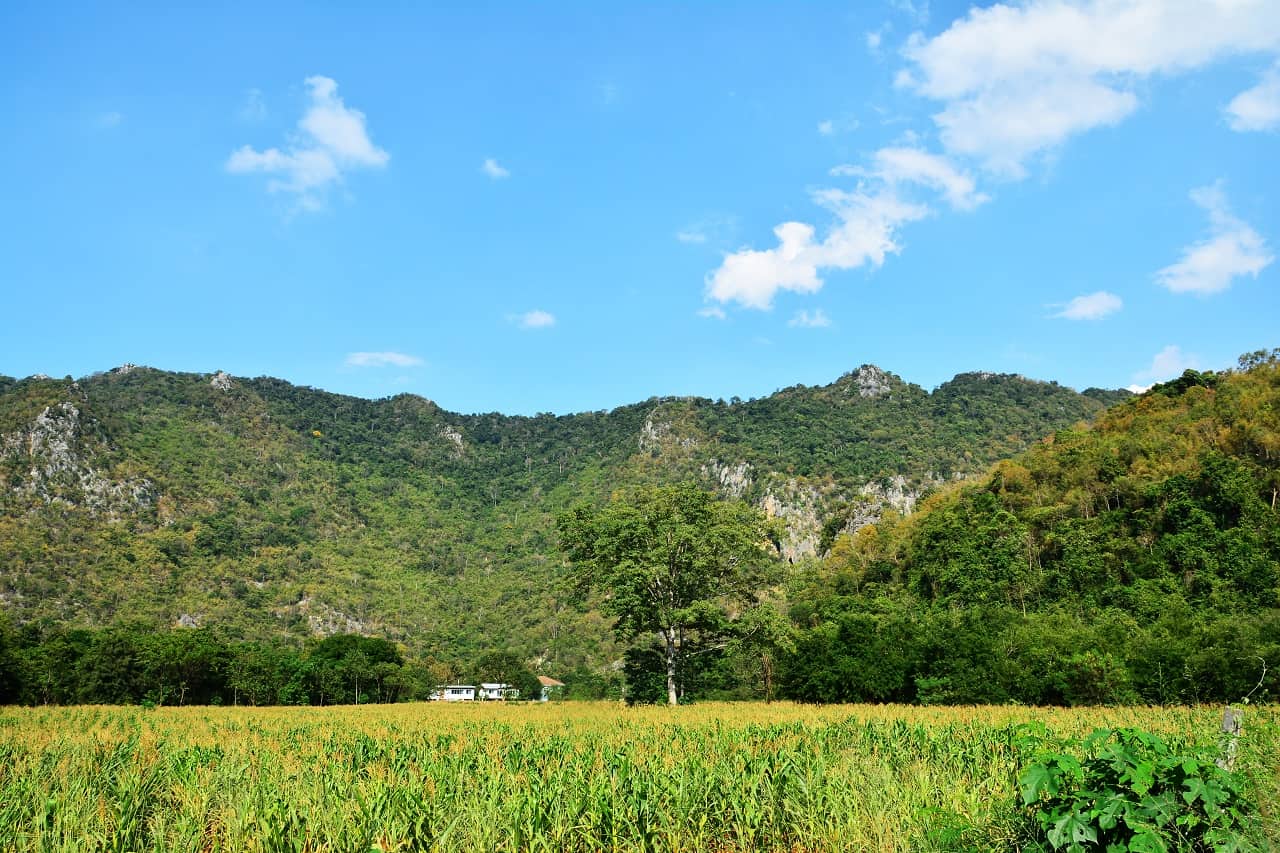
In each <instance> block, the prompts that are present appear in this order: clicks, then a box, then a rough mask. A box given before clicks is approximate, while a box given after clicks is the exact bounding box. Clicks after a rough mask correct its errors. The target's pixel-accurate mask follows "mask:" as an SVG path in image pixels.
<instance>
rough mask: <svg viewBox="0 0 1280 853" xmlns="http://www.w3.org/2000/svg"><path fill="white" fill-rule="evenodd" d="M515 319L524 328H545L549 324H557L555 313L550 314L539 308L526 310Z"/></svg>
mask: <svg viewBox="0 0 1280 853" xmlns="http://www.w3.org/2000/svg"><path fill="white" fill-rule="evenodd" d="M515 320H516V323H517V324H519V326H520V328H522V329H545V328H547V327H548V326H554V325H555V324H556V318H555V315H554V314H549V313H547V312H546V311H542V310H539V309H537V308H535V309H534V310H532V311H526V312H525V313H523V314H521V315H519V316H517V317H516V318H515Z"/></svg>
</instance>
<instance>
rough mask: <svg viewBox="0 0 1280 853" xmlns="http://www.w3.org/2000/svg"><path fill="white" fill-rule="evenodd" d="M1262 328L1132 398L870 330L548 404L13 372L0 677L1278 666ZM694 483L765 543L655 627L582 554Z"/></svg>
mask: <svg viewBox="0 0 1280 853" xmlns="http://www.w3.org/2000/svg"><path fill="white" fill-rule="evenodd" d="M1277 355H1278V354H1277V351H1275V350H1272V351H1259V352H1256V353H1251V354H1249V355H1247V356H1244V357H1242V359H1241V362H1240V366H1239V368H1238V369H1235V370H1231V371H1224V372H1221V373H1197V372H1194V371H1188V372H1187V373H1186V374H1184V375H1183V376H1182V377H1180V378H1179V379H1177V380H1174V381H1173V382H1169V383H1165V384H1164V385H1159V386H1156V387H1154V388H1152V389H1151V390H1149V391H1148V392H1146V393H1144V394H1141V395H1138V396H1134V395H1130V394H1129V393H1128V392H1124V391H1103V390H1099V389H1089V390H1087V391H1085V392H1084V393H1077V392H1075V391H1073V390H1071V389H1069V388H1064V387H1062V386H1059V385H1057V384H1055V383H1045V382H1036V381H1033V380H1028V379H1025V378H1023V377H1017V376H1009V375H1000V374H987V373H970V374H961V375H960V376H957V377H956V378H955V379H953V380H952V381H950V382H947V383H944V384H943V385H942V386H940V387H939V388H937V389H936V390H934V391H932V392H929V391H926V390H924V389H922V388H919V387H918V386H914V385H910V384H908V383H904V382H902V381H901V380H900V379H899V378H898V377H896V376H894V375H893V374H890V373H887V372H884V371H881V370H879V369H878V368H874V367H870V366H863V367H861V368H859V369H858V370H856V371H853V372H851V373H849V374H846V375H845V376H843V377H841V378H840V379H838V380H837V381H836V382H834V383H832V384H830V385H826V386H818V387H807V386H796V387H793V388H788V389H784V390H782V391H779V392H777V393H776V394H773V395H771V396H769V397H766V398H762V399H759V400H748V401H743V400H737V399H734V400H729V401H723V400H720V401H712V400H705V399H698V398H655V399H651V400H648V401H645V402H644V403H638V404H635V405H630V406H624V407H621V408H618V409H615V410H612V411H608V412H588V413H581V414H575V415H563V416H556V415H551V414H544V415H538V416H536V417H513V416H504V415H498V414H483V415H459V414H455V413H450V412H447V411H444V410H442V409H440V408H439V407H437V406H436V405H434V404H433V403H431V402H430V401H428V400H425V399H422V398H419V397H414V396H409V395H403V396H399V397H393V398H389V399H385V400H377V401H370V400H363V399H358V398H351V397H342V396H338V395H333V394H328V393H325V392H321V391H317V390H315V389H310V388H300V387H296V386H292V385H289V384H288V383H285V382H282V381H279V380H274V379H266V378H261V379H241V378H233V377H228V376H226V375H225V374H221V373H217V374H176V373H167V372H163V371H159V370H153V369H150V368H134V367H131V366H126V367H124V368H117V369H116V370H114V371H111V372H108V373H103V374H97V375H94V376H91V377H85V378H83V379H80V380H78V381H77V380H72V379H70V378H69V377H68V378H66V379H63V380H54V379H48V378H29V379H25V380H13V379H8V378H0V483H3V484H4V488H3V489H0V701H9V702H14V701H18V702H26V703H42V702H54V703H75V702H154V703H156V704H192V703H227V704H232V703H235V704H298V703H311V704H331V703H349V702H356V701H358V702H377V701H384V702H385V701H399V700H405V699H417V698H425V697H426V695H427V694H428V693H429V692H430V691H431V690H432V689H433V688H434V687H435V685H437V684H439V683H442V682H444V681H449V680H453V679H471V680H480V679H482V678H483V679H485V680H491V679H492V680H503V681H509V682H510V683H523V684H527V685H529V684H531V683H530V681H529V679H531V678H532V677H533V675H534V674H546V675H551V676H554V677H556V678H560V679H561V680H564V681H566V682H567V683H568V684H569V688H568V694H569V695H570V696H580V697H615V698H616V697H621V696H625V698H627V699H629V700H631V701H638V702H647V701H665V699H666V697H668V696H669V694H670V690H671V688H672V683H671V682H672V680H673V679H675V681H676V682H678V685H677V686H678V690H677V692H678V694H679V699H680V701H696V700H698V699H732V698H743V699H746V698H771V697H782V698H791V699H796V700H801V701H813V702H836V701H872V702H888V701H900V702H919V703H926V704H928V703H949V704H955V703H976V702H1009V701H1016V702H1023V703H1035V704H1066V705H1076V704H1095V703H1118V702H1134V701H1144V702H1154V703H1173V702H1196V701H1204V700H1210V699H1235V698H1239V697H1241V696H1244V695H1246V694H1248V693H1250V691H1253V695H1254V696H1255V697H1258V696H1261V695H1265V693H1266V692H1267V691H1270V693H1271V695H1274V694H1275V691H1276V688H1277V687H1278V686H1280V685H1278V684H1277V680H1276V672H1277V671H1278V670H1280V523H1278V520H1277V519H1278V517H1277V506H1276V497H1277V492H1278V490H1280V415H1278V414H1277V400H1278V398H1280V365H1278V364H1277ZM682 490H683V491H682ZM677 493H679V494H683V495H684V496H685V499H682V500H685V503H684V504H680V506H682V507H686V509H687V510H688V511H687V512H686V511H685V509H681V510H680V512H681V513H682V514H681V515H680V523H681V524H684V523H686V522H688V523H691V524H696V523H699V522H697V519H698V518H703V517H705V518H712V517H716V518H720V517H722V516H723V518H729V517H733V518H736V519H738V520H739V521H741V523H742V524H744V525H747V527H746V528H743V529H748V528H749V529H750V530H752V531H755V532H753V533H752V536H753V537H754V540H753V541H756V542H758V543H760V544H761V546H762V547H760V548H759V549H757V550H758V551H759V553H758V554H756V555H755V556H752V557H751V558H750V559H747V558H746V556H745V555H746V554H747V550H742V549H741V548H740V547H739V546H737V545H735V546H734V547H735V548H738V550H737V551H735V553H737V554H740V555H743V557H742V559H740V560H737V561H735V562H734V563H733V565H732V566H731V567H728V568H727V567H726V566H724V565H719V566H718V567H717V566H715V565H713V564H714V563H715V559H714V555H712V556H709V557H707V558H706V559H704V560H703V561H702V562H701V563H699V564H698V566H699V567H700V570H703V569H705V570H706V571H710V572H712V574H713V575H714V578H715V582H714V583H713V584H711V585H710V586H706V585H703V586H696V587H694V588H696V589H697V590H698V594H697V595H694V596H692V597H691V598H689V599H688V600H687V601H678V602H677V601H675V600H674V599H673V603H672V604H671V605H670V607H668V608H667V611H666V615H664V617H663V619H665V621H664V622H663V623H662V626H661V631H659V630H655V629H653V627H652V625H654V624H657V623H653V622H651V621H650V622H646V621H645V620H644V619H641V618H639V616H637V613H638V611H634V610H632V611H628V610H627V609H625V608H623V607H621V606H620V604H619V598H618V595H617V591H618V589H620V588H621V587H619V586H617V584H618V583H621V582H622V581H620V580H619V578H621V577H622V576H621V575H617V574H613V575H610V574H608V573H607V572H602V571H598V572H594V573H592V572H586V571H584V569H583V567H584V566H589V565H596V566H597V567H598V568H602V567H603V564H599V563H594V562H592V561H594V560H596V558H597V556H598V555H600V554H602V553H613V554H617V555H625V554H627V553H629V552H627V551H626V549H625V548H621V547H620V546H619V548H616V549H614V550H613V551H609V550H607V549H606V550H603V551H602V550H601V549H600V547H597V546H601V545H605V544H611V543H614V544H616V542H615V541H614V540H610V539H609V537H615V539H616V537H620V536H622V533H621V532H620V531H623V530H629V531H631V532H629V533H627V535H628V536H632V537H633V539H632V540H631V541H632V543H633V544H634V542H640V541H644V540H643V537H641V538H638V539H637V538H635V537H637V536H638V535H639V534H637V533H636V531H637V530H638V529H639V528H635V527H634V526H632V527H627V525H626V524H623V523H622V521H620V520H623V519H626V518H630V517H632V516H631V515H628V512H629V510H628V508H634V507H637V506H644V505H646V504H645V501H649V502H650V505H656V504H653V500H655V498H654V497H653V496H655V495H656V496H658V497H659V498H662V499H666V500H668V505H670V504H671V501H672V500H674V498H672V497H671V496H672V495H676V494H677ZM646 495H648V496H650V497H648V498H646V497H645V496H646ZM698 495H702V496H704V497H703V498H699V497H697V496H698ZM663 496H666V497H665V498H663ZM707 500H711V501H712V502H713V503H714V504H718V505H723V506H724V507H725V511H726V512H728V511H729V510H730V508H732V512H731V513H730V515H727V516H726V515H723V513H720V511H719V510H715V511H713V510H711V509H707V508H706V501H707ZM695 506H702V507H704V508H703V509H699V510H697V512H694V510H693V509H692V508H693V507H695ZM699 513H701V515H699ZM708 513H710V514H709V515H708ZM574 518H576V519H578V522H580V523H579V524H577V526H574V524H573V523H571V522H570V521H569V520H570V519H574ZM689 519H694V520H693V521H692V522H690V521H689ZM735 523H736V522H735ZM592 525H595V526H592ZM610 525H612V526H610ZM695 529H696V528H690V530H695ZM716 530H717V531H718V532H717V534H716V535H719V536H721V537H722V538H721V540H719V541H722V542H726V543H727V542H729V541H731V539H730V538H725V537H728V536H729V533H730V532H732V531H728V532H726V531H727V528H724V527H723V526H721V527H719V528H716ZM588 534H589V535H588ZM735 535H736V534H735ZM592 536H594V537H595V538H594V539H592V538H590V537H592ZM575 537H576V538H575ZM601 537H605V538H603V539H602V538H601ZM616 541H617V542H620V541H621V540H620V539H616ZM732 541H735V542H739V540H737V539H733V540H732ZM646 548H647V550H645V549H642V551H643V552H644V553H655V552H656V549H654V548H652V547H648V546H646ZM748 550H750V549H748ZM721 551H723V552H724V553H728V547H727V546H726V547H725V548H724V549H721ZM636 553H641V552H640V551H637V552H636ZM619 559H621V557H620V558H619ZM641 562H643V560H641ZM748 564H750V565H748ZM673 565H674V564H673ZM730 568H731V569H732V571H730ZM748 568H749V570H750V571H749V572H747V569H748ZM715 572H719V573H718V574H715ZM744 572H746V574H744ZM602 578H604V579H608V578H613V580H614V585H610V583H601V582H600V580H601V579H602ZM636 588H637V589H639V588H641V587H636ZM632 597H633V598H635V596H634V595H633V596H632ZM672 613H676V614H677V616H678V618H673V617H672V616H671V614H672ZM645 618H646V619H647V618H648V617H645ZM638 625H644V626H647V627H644V628H641V629H637V627H636V626H638ZM676 630H679V631H680V632H681V633H680V641H679V643H677V644H676V645H677V646H678V648H679V650H680V651H679V654H676V655H675V656H674V657H673V655H672V653H671V652H672V647H671V645H670V644H667V646H666V647H665V648H664V647H663V643H661V642H659V636H660V635H662V636H668V635H670V636H674V635H673V634H670V632H672V631H676ZM661 632H668V633H667V634H661ZM1268 667H1270V668H1269V669H1268ZM530 690H532V687H530Z"/></svg>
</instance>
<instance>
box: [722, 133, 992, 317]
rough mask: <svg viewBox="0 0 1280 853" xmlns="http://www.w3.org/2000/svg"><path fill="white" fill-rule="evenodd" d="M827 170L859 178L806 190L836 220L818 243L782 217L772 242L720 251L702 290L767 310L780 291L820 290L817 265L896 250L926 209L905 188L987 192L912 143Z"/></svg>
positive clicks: (966, 200)
mask: <svg viewBox="0 0 1280 853" xmlns="http://www.w3.org/2000/svg"><path fill="white" fill-rule="evenodd" d="M831 174H832V175H833V176H836V177H842V176H843V177H857V178H860V179H861V180H859V182H858V184H857V187H856V188H855V189H854V190H852V191H846V190H839V189H819V190H816V191H815V192H813V193H812V196H813V200H814V201H815V202H817V203H818V204H819V205H821V206H822V207H824V208H826V209H827V210H828V211H830V212H831V213H832V214H834V216H835V220H836V222H835V224H834V225H832V226H831V228H830V229H829V230H828V232H827V234H826V236H825V237H824V238H823V239H822V241H821V242H817V241H815V239H814V235H815V233H816V229H815V228H814V227H813V226H812V225H808V224H806V223H803V222H784V223H782V224H781V225H779V226H777V227H776V228H774V229H773V232H774V234H775V235H776V236H777V238H778V245H777V247H776V248H773V249H766V250H763V251H759V250H755V249H750V248H744V249H741V250H739V251H737V252H734V253H731V254H728V255H726V256H725V258H724V261H723V262H722V263H721V265H720V267H719V269H717V270H715V271H714V272H713V273H711V275H709V276H708V277H707V296H708V297H709V298H711V299H714V300H716V301H718V302H721V303H726V302H737V303H738V304H740V305H742V306H744V307H746V308H756V309H763V310H767V309H769V308H771V307H772V305H773V298H774V295H775V294H776V293H777V292H778V291H780V290H784V291H792V292H795V293H815V292H817V291H818V290H821V289H822V285H823V280H822V278H821V277H820V276H819V270H822V269H834V270H850V269H857V268H858V267H862V266H865V265H868V264H869V265H871V266H873V267H878V266H880V265H881V264H883V263H884V259H885V257H886V256H887V255H889V254H896V253H897V252H899V251H901V245H900V244H899V241H898V230H899V228H900V227H901V226H902V225H905V224H906V223H908V222H913V221H915V220H917V219H923V218H924V217H925V216H928V215H929V214H930V213H931V212H932V210H931V209H930V207H929V206H928V205H927V204H924V203H920V202H918V201H915V200H913V199H912V198H910V197H908V196H907V195H906V194H905V193H904V190H905V189H907V188H913V187H923V188H925V189H927V190H930V191H932V192H935V193H937V194H938V195H940V196H942V197H944V198H945V199H946V200H947V202H948V203H949V204H950V205H951V206H952V207H953V208H956V209H958V210H972V209H973V208H975V207H977V206H978V205H980V204H982V203H984V202H986V201H987V200H988V199H989V198H990V197H989V196H988V195H986V194H985V193H980V192H978V191H977V186H976V183H975V181H974V179H973V178H972V176H970V175H969V174H967V173H965V172H963V171H961V170H960V169H958V168H956V166H955V165H953V164H952V163H951V162H950V161H949V160H948V159H947V158H945V157H942V156H940V155H937V154H930V153H929V152H927V151H923V150H920V149H918V148H908V147H890V148H882V149H880V150H879V151H877V152H876V153H875V154H874V155H873V156H872V165H871V166H869V167H863V166H849V165H846V166H837V167H835V168H834V169H832V170H831Z"/></svg>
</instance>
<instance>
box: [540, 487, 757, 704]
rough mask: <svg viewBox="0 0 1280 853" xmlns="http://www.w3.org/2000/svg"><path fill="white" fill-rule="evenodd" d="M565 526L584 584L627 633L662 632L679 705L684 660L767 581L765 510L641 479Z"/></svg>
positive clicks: (565, 541)
mask: <svg viewBox="0 0 1280 853" xmlns="http://www.w3.org/2000/svg"><path fill="white" fill-rule="evenodd" d="M559 528H560V543H561V547H562V548H563V550H564V552H565V555H566V556H567V557H568V558H569V560H570V562H571V564H572V567H571V576H572V580H573V582H574V584H575V585H576V586H577V587H578V589H579V591H580V592H581V593H583V594H584V595H585V594H586V593H588V592H591V591H596V592H599V593H600V595H601V601H602V605H601V606H602V609H603V610H604V611H605V612H606V613H608V614H609V615H611V616H614V617H615V618H616V619H617V621H616V623H615V629H616V630H617V631H618V633H619V634H620V635H621V636H623V637H625V638H628V639H631V638H635V637H637V636H641V635H650V636H652V635H657V637H658V639H659V642H660V644H661V649H662V655H663V662H664V665H665V674H666V695H667V701H668V703H670V704H672V705H674V704H676V703H677V702H678V701H679V695H680V670H681V668H682V665H683V662H684V661H685V660H686V659H687V658H688V657H689V656H690V655H692V654H694V653H696V652H697V651H699V650H700V646H704V645H705V644H706V643H707V642H708V641H709V640H710V638H713V637H718V636H720V635H723V634H724V633H725V631H726V627H727V623H728V622H729V621H730V619H731V617H732V616H733V615H734V610H735V609H737V608H740V607H743V606H750V605H751V604H752V603H753V601H754V593H755V591H756V590H757V589H759V588H760V586H761V585H762V583H763V581H764V573H763V571H762V569H763V566H764V564H765V562H766V561H767V559H768V554H767V552H766V543H767V538H766V528H765V525H764V521H763V518H762V517H761V516H760V514H759V513H758V512H756V511H754V510H752V509H751V508H750V507H748V506H747V505H746V504H744V503H742V502H740V501H721V500H717V499H716V497H715V496H714V495H713V494H711V493H709V492H706V491H703V490H701V489H699V488H697V487H696V486H693V485H688V484H684V485H675V486H663V487H658V488H646V489H639V490H637V491H634V492H630V493H627V494H624V495H618V496H615V497H614V499H613V500H611V501H610V502H609V503H608V504H607V505H605V506H604V507H599V508H597V507H594V506H592V505H589V504H580V505H578V506H576V507H574V508H573V509H572V510H570V511H569V512H567V513H566V514H564V515H563V516H561V517H560V521H559Z"/></svg>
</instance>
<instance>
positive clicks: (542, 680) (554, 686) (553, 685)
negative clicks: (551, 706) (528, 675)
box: [538, 675, 564, 702]
mask: <svg viewBox="0 0 1280 853" xmlns="http://www.w3.org/2000/svg"><path fill="white" fill-rule="evenodd" d="M538 683H539V684H541V685H542V695H541V696H539V697H538V701H539V702H546V701H547V700H549V699H550V698H551V697H552V696H554V695H556V693H557V691H560V690H563V689H564V682H563V681H556V680H555V679H554V678H550V677H549V676H546V675H539V676H538Z"/></svg>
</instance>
